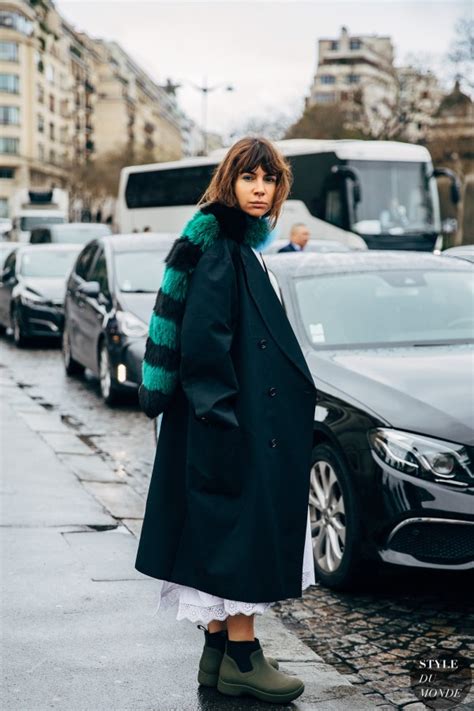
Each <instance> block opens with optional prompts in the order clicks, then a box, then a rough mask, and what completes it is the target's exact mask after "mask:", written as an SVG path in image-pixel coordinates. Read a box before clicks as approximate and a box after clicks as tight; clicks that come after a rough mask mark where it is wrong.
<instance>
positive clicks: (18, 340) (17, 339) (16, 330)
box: [12, 306, 28, 348]
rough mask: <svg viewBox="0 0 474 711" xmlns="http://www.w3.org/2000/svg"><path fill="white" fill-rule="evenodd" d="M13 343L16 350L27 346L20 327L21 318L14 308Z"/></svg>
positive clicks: (26, 340)
mask: <svg viewBox="0 0 474 711" xmlns="http://www.w3.org/2000/svg"><path fill="white" fill-rule="evenodd" d="M12 330H13V342H14V343H15V345H16V346H17V347H18V348H24V347H25V346H26V345H27V344H28V339H27V338H26V336H25V335H24V333H23V329H22V327H21V318H20V314H19V311H18V308H17V307H16V306H15V307H14V308H13V311H12Z"/></svg>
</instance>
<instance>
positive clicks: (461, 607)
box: [273, 568, 474, 711]
mask: <svg viewBox="0 0 474 711" xmlns="http://www.w3.org/2000/svg"><path fill="white" fill-rule="evenodd" d="M472 583H473V580H472V577H471V578H470V579H468V577H467V576H466V575H465V574H455V573H450V572H446V571H442V572H439V571H427V570H425V571H418V570H414V569H411V570H408V569H400V570H397V569H392V568H387V569H386V570H384V571H383V572H382V574H380V575H378V576H377V579H375V580H374V579H372V580H370V581H367V585H366V589H365V590H360V591H359V592H357V593H354V592H351V593H347V592H335V591H331V590H328V589H327V588H325V587H323V586H321V585H319V584H316V585H313V586H311V587H310V588H308V589H307V590H306V591H305V595H304V596H303V598H301V599H300V600H294V601H291V602H290V601H284V602H281V603H275V605H274V606H273V607H274V609H275V611H277V612H278V614H279V615H280V616H281V619H282V621H283V622H284V623H285V625H286V626H287V627H288V628H290V629H291V630H292V631H293V632H294V633H295V634H297V635H298V637H299V638H300V639H301V640H302V641H303V642H305V644H307V645H308V646H309V647H311V649H313V650H314V651H315V652H316V653H317V654H319V655H320V656H321V657H322V658H323V659H324V661H326V662H327V663H329V664H332V665H333V666H334V667H335V668H336V669H337V670H338V671H339V672H340V673H341V674H347V675H349V679H350V681H351V682H352V683H353V684H360V685H361V687H362V688H363V690H364V693H365V692H367V693H366V695H367V698H368V699H371V700H372V701H373V703H375V704H376V705H377V706H379V707H380V709H382V710H383V711H385V709H401V708H404V709H405V708H406V709H409V711H418V710H419V709H420V710H421V709H426V706H425V705H424V704H422V703H420V702H419V701H417V699H416V697H415V696H414V694H413V693H412V691H411V689H410V677H409V667H410V663H411V661H412V660H413V659H414V657H415V656H416V655H417V654H418V653H421V652H423V651H424V650H427V649H429V648H430V647H433V648H435V649H436V648H438V649H439V648H440V647H442V648H443V649H450V650H452V651H453V652H454V653H459V654H462V655H463V656H465V657H466V658H467V659H469V660H471V664H472V660H473V659H474V604H473V595H472V591H473V585H472ZM462 708H463V711H464V709H466V708H471V709H474V704H469V705H465V706H463V707H462Z"/></svg>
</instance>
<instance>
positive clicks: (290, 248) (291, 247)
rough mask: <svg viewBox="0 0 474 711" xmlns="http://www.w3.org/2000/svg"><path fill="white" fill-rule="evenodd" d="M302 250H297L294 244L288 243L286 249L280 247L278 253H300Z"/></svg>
mask: <svg viewBox="0 0 474 711" xmlns="http://www.w3.org/2000/svg"><path fill="white" fill-rule="evenodd" d="M299 251H301V250H299V249H296V247H295V246H294V245H293V242H288V244H286V245H285V246H284V247H280V249H279V250H278V252H299Z"/></svg>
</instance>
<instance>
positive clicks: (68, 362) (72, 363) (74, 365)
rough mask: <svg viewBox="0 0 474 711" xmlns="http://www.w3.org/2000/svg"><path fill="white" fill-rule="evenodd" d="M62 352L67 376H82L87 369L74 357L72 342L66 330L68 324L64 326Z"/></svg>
mask: <svg viewBox="0 0 474 711" xmlns="http://www.w3.org/2000/svg"><path fill="white" fill-rule="evenodd" d="M61 352H62V355H63V363H64V370H65V371H66V375H71V376H72V375H82V374H83V372H84V370H85V367H84V366H83V365H81V363H78V361H77V360H74V358H73V357H72V354H71V340H70V338H69V332H68V330H67V328H66V324H64V329H63V336H62V346H61Z"/></svg>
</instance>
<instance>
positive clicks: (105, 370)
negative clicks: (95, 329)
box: [99, 339, 121, 405]
mask: <svg viewBox="0 0 474 711" xmlns="http://www.w3.org/2000/svg"><path fill="white" fill-rule="evenodd" d="M99 386H100V394H101V395H102V399H103V401H104V402H105V403H106V405H116V404H117V403H119V402H120V399H121V392H120V390H119V386H118V384H117V381H116V380H115V378H114V377H113V376H112V370H111V367H110V358H109V351H108V348H107V344H106V342H105V340H104V339H102V341H101V342H100V346H99Z"/></svg>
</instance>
